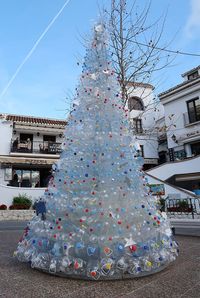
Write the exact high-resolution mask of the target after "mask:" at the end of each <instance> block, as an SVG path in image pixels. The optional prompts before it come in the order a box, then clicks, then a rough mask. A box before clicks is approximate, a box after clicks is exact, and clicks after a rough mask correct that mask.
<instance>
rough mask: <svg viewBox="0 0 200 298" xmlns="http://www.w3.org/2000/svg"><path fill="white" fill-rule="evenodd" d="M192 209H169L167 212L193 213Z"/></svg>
mask: <svg viewBox="0 0 200 298" xmlns="http://www.w3.org/2000/svg"><path fill="white" fill-rule="evenodd" d="M192 211H193V208H192V207H168V208H167V212H181V213H192Z"/></svg>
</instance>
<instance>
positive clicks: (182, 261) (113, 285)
mask: <svg viewBox="0 0 200 298" xmlns="http://www.w3.org/2000/svg"><path fill="white" fill-rule="evenodd" d="M20 229H21V227H20V226H19V229H18V230H17V227H15V229H14V228H13V229H11V228H10V229H9V230H6V229H5V228H2V229H1V226H0V298H1V297H3V298H4V297H5V298H18V297H20V298H31V297H34V298H42V297H47V298H53V297H55V298H65V297H70V298H76V297H77V298H84V297H86V298H90V297H93V298H100V297H102V298H107V297H112V298H154V297H155V298H164V297H166V298H168V297H170V298H191V297H192V298H200V238H199V237H188V236H187V237H186V236H176V240H177V241H178V242H179V245H180V256H179V257H178V259H177V260H176V261H175V262H174V263H173V264H172V265H170V266H169V267H168V268H167V269H165V270H164V271H162V272H160V273H157V274H154V275H151V276H147V277H143V278H135V279H131V280H121V281H99V282H92V281H81V280H71V279H67V278H61V277H55V276H51V275H49V274H45V273H42V272H39V271H37V270H33V269H31V268H30V267H29V265H28V264H23V263H19V262H18V261H17V260H16V259H14V258H13V257H12V254H13V251H14V250H15V248H16V245H17V242H18V239H19V237H20V235H21V234H22V230H20Z"/></svg>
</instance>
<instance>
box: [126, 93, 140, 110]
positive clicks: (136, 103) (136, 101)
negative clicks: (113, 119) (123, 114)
mask: <svg viewBox="0 0 200 298" xmlns="http://www.w3.org/2000/svg"><path fill="white" fill-rule="evenodd" d="M128 109H129V111H130V112H131V111H132V110H139V111H143V110H144V107H143V104H142V100H141V99H140V98H139V97H135V96H134V97H130V98H129V100H128Z"/></svg>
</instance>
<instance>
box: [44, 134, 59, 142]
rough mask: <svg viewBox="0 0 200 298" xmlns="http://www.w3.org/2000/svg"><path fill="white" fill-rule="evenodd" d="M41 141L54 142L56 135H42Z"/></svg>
mask: <svg viewBox="0 0 200 298" xmlns="http://www.w3.org/2000/svg"><path fill="white" fill-rule="evenodd" d="M43 141H44V142H52V143H55V142H56V136H51V135H44V136H43Z"/></svg>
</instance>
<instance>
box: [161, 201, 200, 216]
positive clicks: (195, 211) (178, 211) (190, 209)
mask: <svg viewBox="0 0 200 298" xmlns="http://www.w3.org/2000/svg"><path fill="white" fill-rule="evenodd" d="M161 211H165V212H167V214H168V216H169V217H183V216H185V217H186V216H187V217H188V218H189V217H191V218H199V216H200V198H187V199H171V198H166V200H165V203H164V205H163V206H162V210H161Z"/></svg>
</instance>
